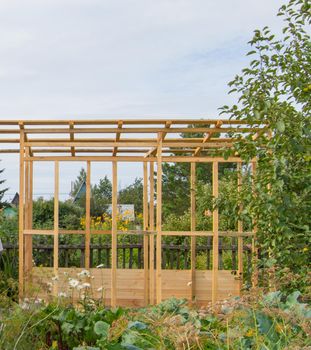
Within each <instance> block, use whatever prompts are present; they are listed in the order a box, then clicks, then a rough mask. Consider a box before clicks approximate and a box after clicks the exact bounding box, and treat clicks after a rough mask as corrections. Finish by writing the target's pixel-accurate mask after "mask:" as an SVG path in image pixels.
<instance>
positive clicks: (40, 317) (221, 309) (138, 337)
mask: <svg viewBox="0 0 311 350" xmlns="http://www.w3.org/2000/svg"><path fill="white" fill-rule="evenodd" d="M298 298H299V293H297V292H296V293H293V294H291V295H289V296H287V297H285V296H284V295H282V293H281V292H274V293H270V294H267V295H264V296H262V297H256V299H255V301H254V300H251V298H248V299H245V300H239V299H236V300H232V301H230V302H225V303H221V304H219V305H218V306H217V307H218V310H217V313H213V312H212V311H211V310H210V309H209V308H202V309H197V308H193V307H191V306H189V305H187V304H186V303H185V301H183V300H177V299H169V300H167V301H165V302H163V303H161V304H160V305H158V306H155V307H148V308H144V309H138V310H130V309H122V308H117V309H112V310H109V309H106V308H104V307H103V306H101V305H96V304H94V302H93V301H92V300H90V299H87V298H85V299H84V300H83V301H82V302H81V304H80V306H79V308H74V307H72V306H70V305H67V306H66V305H65V304H62V302H61V301H59V302H58V304H53V303H51V304H49V305H42V304H41V303H40V302H38V301H37V302H36V303H31V302H29V301H25V302H24V303H23V304H22V305H21V306H19V305H13V306H12V307H11V309H10V311H9V312H8V311H5V310H4V311H3V312H1V319H0V320H1V328H0V348H1V349H6V350H11V349H12V350H13V349H16V350H18V349H20V350H28V349H42V350H43V349H50V350H51V349H59V350H67V349H75V350H78V349H79V350H82V349H88V350H91V349H93V350H95V349H96V350H101V349H120V350H121V349H128V350H134V349H135V350H140V349H163V350H164V349H167V350H169V349H172V350H175V349H176V350H178V349H215V350H216V349H219V350H221V349H269V350H278V349H285V348H291V349H294V348H297V349H303V348H304V347H306V348H307V346H310V345H311V343H310V338H308V331H309V329H310V328H309V327H310V319H311V310H310V308H308V307H307V305H306V304H303V303H301V302H299V301H298ZM6 310H7V309H6ZM289 346H290V347H289Z"/></svg>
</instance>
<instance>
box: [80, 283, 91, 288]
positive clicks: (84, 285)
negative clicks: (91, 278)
mask: <svg viewBox="0 0 311 350" xmlns="http://www.w3.org/2000/svg"><path fill="white" fill-rule="evenodd" d="M82 287H83V288H91V285H90V284H89V283H83V284H82Z"/></svg>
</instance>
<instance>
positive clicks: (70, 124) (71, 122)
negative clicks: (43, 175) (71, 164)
mask: <svg viewBox="0 0 311 350" xmlns="http://www.w3.org/2000/svg"><path fill="white" fill-rule="evenodd" d="M69 128H70V130H73V129H74V122H73V121H70V122H69ZM69 137H70V141H74V139H75V134H74V133H73V132H71V133H70V135H69ZM70 152H71V155H72V156H73V157H74V156H75V155H76V152H75V148H74V147H73V146H72V147H71V148H70Z"/></svg>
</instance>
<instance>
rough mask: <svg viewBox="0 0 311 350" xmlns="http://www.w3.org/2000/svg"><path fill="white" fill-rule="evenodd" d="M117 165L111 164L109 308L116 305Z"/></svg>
mask: <svg viewBox="0 0 311 350" xmlns="http://www.w3.org/2000/svg"><path fill="white" fill-rule="evenodd" d="M117 181H118V163H117V161H116V160H114V161H113V162H112V230H111V235H112V237H111V307H115V306H116V304H117V216H118V198H117V196H118V185H117Z"/></svg>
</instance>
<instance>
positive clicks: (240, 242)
mask: <svg viewBox="0 0 311 350" xmlns="http://www.w3.org/2000/svg"><path fill="white" fill-rule="evenodd" d="M237 172H238V193H240V192H241V190H242V164H241V163H237ZM242 209H243V208H242V203H240V205H239V213H241V211H242ZM242 232H243V222H242V221H241V220H238V233H239V234H242ZM238 276H239V281H240V287H239V294H240V295H241V291H242V287H243V237H242V236H239V237H238Z"/></svg>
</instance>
